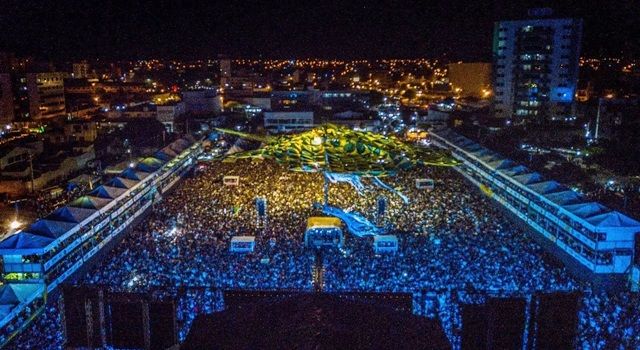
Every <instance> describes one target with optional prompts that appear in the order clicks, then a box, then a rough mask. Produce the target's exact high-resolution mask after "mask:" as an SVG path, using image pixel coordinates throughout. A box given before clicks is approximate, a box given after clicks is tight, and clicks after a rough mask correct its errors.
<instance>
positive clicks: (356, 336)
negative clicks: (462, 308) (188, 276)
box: [181, 293, 451, 350]
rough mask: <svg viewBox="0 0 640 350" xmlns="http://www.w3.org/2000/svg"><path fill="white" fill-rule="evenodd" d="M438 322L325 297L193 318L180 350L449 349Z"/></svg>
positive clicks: (313, 296) (295, 298)
mask: <svg viewBox="0 0 640 350" xmlns="http://www.w3.org/2000/svg"><path fill="white" fill-rule="evenodd" d="M450 348H451V345H450V344H449V342H448V340H447V338H446V336H445V334H444V331H443V329H442V327H441V326H440V324H439V323H438V321H436V320H432V319H428V318H425V317H418V316H415V315H412V314H411V313H409V312H401V311H396V310H393V309H391V308H388V307H384V306H378V305H371V304H370V303H361V302H356V301H349V300H344V299H341V298H339V297H338V296H334V295H330V294H312V293H309V294H300V295H297V296H292V297H290V298H287V299H284V300H276V301H273V302H268V301H265V300H264V299H261V300H260V301H259V302H256V303H247V304H242V305H235V306H231V307H230V308H228V309H227V310H225V311H222V312H218V313H213V314H210V315H201V316H199V317H198V318H196V319H195V321H194V323H193V326H192V328H191V331H190V333H189V335H188V336H187V339H186V341H185V343H184V344H183V346H182V347H181V349H434V350H435V349H438V350H439V349H450Z"/></svg>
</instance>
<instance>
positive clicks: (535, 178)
mask: <svg viewBox="0 0 640 350" xmlns="http://www.w3.org/2000/svg"><path fill="white" fill-rule="evenodd" d="M513 179H514V180H516V181H518V182H519V183H521V184H524V185H529V184H533V183H536V182H540V181H542V180H543V179H544V178H543V177H542V175H540V174H539V173H528V174H522V175H516V176H514V177H513Z"/></svg>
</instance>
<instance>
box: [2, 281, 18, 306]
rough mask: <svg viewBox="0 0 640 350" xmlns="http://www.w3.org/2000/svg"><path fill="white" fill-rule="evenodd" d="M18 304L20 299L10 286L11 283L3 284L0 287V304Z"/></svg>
mask: <svg viewBox="0 0 640 350" xmlns="http://www.w3.org/2000/svg"><path fill="white" fill-rule="evenodd" d="M17 304H20V299H19V298H18V296H17V295H16V292H15V291H14V290H13V288H11V284H5V285H4V286H2V287H0V305H17Z"/></svg>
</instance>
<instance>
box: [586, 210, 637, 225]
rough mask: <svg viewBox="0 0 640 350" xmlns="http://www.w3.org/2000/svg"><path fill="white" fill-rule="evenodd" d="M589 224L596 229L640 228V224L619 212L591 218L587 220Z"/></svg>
mask: <svg viewBox="0 0 640 350" xmlns="http://www.w3.org/2000/svg"><path fill="white" fill-rule="evenodd" d="M587 222H589V223H590V224H592V225H593V226H595V227H601V228H605V227H615V228H623V227H631V228H640V222H638V221H636V220H634V219H632V218H630V217H628V216H626V215H624V214H622V213H620V212H617V211H612V212H609V213H604V214H600V215H596V216H592V217H590V218H587Z"/></svg>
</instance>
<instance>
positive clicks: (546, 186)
mask: <svg viewBox="0 0 640 350" xmlns="http://www.w3.org/2000/svg"><path fill="white" fill-rule="evenodd" d="M527 188H528V189H530V190H532V191H534V192H536V193H539V194H547V193H551V192H560V191H561V190H565V187H564V186H562V185H561V184H560V183H559V182H557V181H553V180H550V181H543V182H538V183H533V184H529V185H527Z"/></svg>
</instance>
